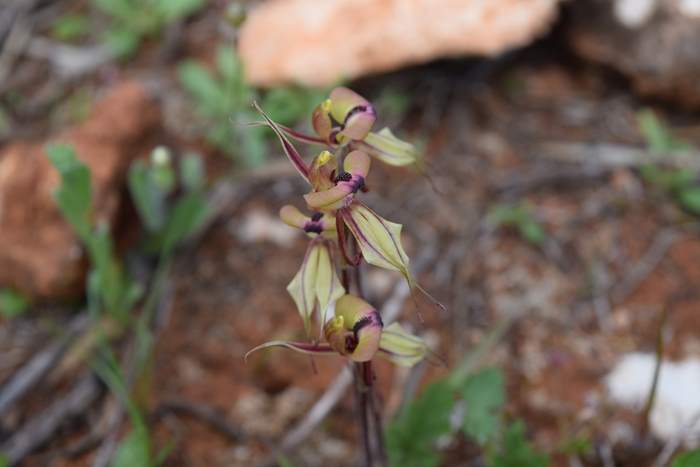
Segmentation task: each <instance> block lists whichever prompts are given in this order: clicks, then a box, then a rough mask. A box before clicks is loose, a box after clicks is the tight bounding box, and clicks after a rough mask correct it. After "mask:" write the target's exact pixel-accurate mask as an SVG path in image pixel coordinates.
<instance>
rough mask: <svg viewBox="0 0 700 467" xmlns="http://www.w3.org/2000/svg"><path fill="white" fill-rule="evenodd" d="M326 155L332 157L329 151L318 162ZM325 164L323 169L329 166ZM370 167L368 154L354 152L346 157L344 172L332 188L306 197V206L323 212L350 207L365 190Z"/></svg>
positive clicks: (334, 180)
mask: <svg viewBox="0 0 700 467" xmlns="http://www.w3.org/2000/svg"><path fill="white" fill-rule="evenodd" d="M326 154H327V155H330V153H329V152H328V151H324V152H322V153H321V154H320V155H319V157H317V158H316V160H318V159H320V158H322V157H323V156H324V155H326ZM326 159H327V157H325V158H324V161H325V160H326ZM316 160H315V161H314V162H316ZM323 164H325V165H323V167H327V166H329V164H327V163H326V162H323ZM369 167H370V158H369V156H367V154H365V153H364V152H362V151H352V152H351V153H350V154H348V155H347V156H346V157H345V161H344V162H343V172H341V173H339V174H338V175H336V176H335V178H334V179H333V180H332V186H330V187H328V188H326V189H323V190H317V191H313V192H311V193H308V194H306V195H304V199H305V200H306V204H307V205H308V206H309V208H311V209H316V210H321V211H328V210H335V209H339V208H342V207H346V206H348V205H350V203H352V200H353V198H354V197H355V193H357V192H358V190H361V189H363V188H364V186H365V177H367V174H368V173H369ZM331 173H332V172H331ZM328 180H330V179H328ZM326 186H328V185H326Z"/></svg>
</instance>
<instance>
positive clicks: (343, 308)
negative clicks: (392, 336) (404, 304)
mask: <svg viewBox="0 0 700 467" xmlns="http://www.w3.org/2000/svg"><path fill="white" fill-rule="evenodd" d="M383 326H384V325H383V324H382V318H381V316H380V315H379V312H378V311H377V310H375V309H374V307H372V305H370V304H369V303H367V302H365V301H364V300H362V299H361V298H358V297H355V296H354V295H344V296H342V297H341V298H340V299H338V301H337V302H336V304H335V317H334V318H333V319H331V320H330V321H328V322H327V323H326V325H325V327H324V334H325V336H326V340H327V341H328V343H329V344H330V346H331V347H332V348H333V349H334V350H335V351H336V352H338V353H339V354H341V355H345V356H347V357H349V358H350V359H351V360H353V361H356V362H367V361H369V360H371V359H372V357H374V355H375V354H376V353H377V351H378V350H379V341H380V339H381V334H382V327H383Z"/></svg>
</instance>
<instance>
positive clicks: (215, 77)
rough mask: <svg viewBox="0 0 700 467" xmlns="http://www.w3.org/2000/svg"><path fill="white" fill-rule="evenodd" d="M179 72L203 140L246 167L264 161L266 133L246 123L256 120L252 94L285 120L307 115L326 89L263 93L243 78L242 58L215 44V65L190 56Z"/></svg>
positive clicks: (275, 117)
mask: <svg viewBox="0 0 700 467" xmlns="http://www.w3.org/2000/svg"><path fill="white" fill-rule="evenodd" d="M179 77H180V82H181V84H182V86H183V87H184V89H185V91H187V93H188V94H189V95H190V97H191V98H192V100H193V101H194V104H195V109H196V112H197V113H198V114H199V117H201V118H202V120H203V122H204V123H205V124H206V127H207V128H208V130H207V131H206V137H207V140H208V141H209V142H210V143H211V144H212V145H214V146H215V147H216V148H218V149H220V150H221V151H223V152H224V153H226V154H228V155H229V156H232V157H237V158H238V159H239V161H240V162H241V163H243V164H244V165H246V166H247V167H258V166H260V165H261V164H262V163H263V162H264V161H265V153H266V140H267V137H268V134H267V132H266V131H265V129H263V128H257V127H252V128H251V127H246V124H248V123H251V122H254V121H256V120H259V117H258V115H257V114H256V113H254V112H253V109H252V107H251V103H252V102H253V101H254V100H261V101H262V104H263V107H264V108H265V109H266V110H267V112H268V113H269V115H270V116H271V118H272V119H273V120H276V121H278V122H279V123H280V124H282V125H288V126H289V125H293V124H295V123H297V122H298V121H299V120H300V119H301V118H302V117H303V116H306V115H309V114H310V113H311V111H312V110H313V108H314V106H315V105H316V104H317V103H318V102H319V101H320V100H321V96H323V95H324V94H325V90H323V91H319V90H311V89H306V88H302V87H298V86H294V87H285V88H276V89H272V90H270V91H268V92H267V93H265V94H264V95H263V96H262V97H261V95H260V93H259V92H258V91H257V90H256V89H255V88H253V87H251V86H250V85H249V84H247V83H246V81H245V77H244V75H243V67H242V64H241V62H240V60H239V59H238V57H237V55H236V52H235V50H234V49H233V48H231V47H220V48H219V49H218V51H217V54H216V68H215V70H214V71H210V70H208V69H207V68H206V67H205V66H204V65H203V64H201V63H198V62H196V61H192V60H189V61H186V62H184V63H182V64H181V65H180V67H179Z"/></svg>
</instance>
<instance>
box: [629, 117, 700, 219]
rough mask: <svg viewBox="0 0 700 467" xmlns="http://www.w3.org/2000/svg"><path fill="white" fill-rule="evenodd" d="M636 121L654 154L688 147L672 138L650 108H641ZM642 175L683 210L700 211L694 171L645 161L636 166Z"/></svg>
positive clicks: (687, 149) (669, 152) (699, 195)
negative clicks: (644, 163)
mask: <svg viewBox="0 0 700 467" xmlns="http://www.w3.org/2000/svg"><path fill="white" fill-rule="evenodd" d="M637 123H638V125H639V130H640V131H641V133H642V135H643V137H644V139H645V142H646V145H647V148H648V149H649V150H650V151H652V152H655V153H658V154H671V153H678V152H686V151H689V150H690V149H691V145H690V144H688V143H687V142H685V141H683V140H681V139H678V138H676V137H675V136H673V135H672V134H671V132H670V131H669V129H668V128H667V127H666V126H665V125H664V124H663V122H662V121H661V120H660V119H659V118H658V117H657V116H656V114H655V113H654V112H652V111H651V110H648V109H647V110H643V111H641V112H640V113H639V115H638V116H637ZM640 173H641V175H642V178H643V179H644V180H645V181H646V182H647V183H649V184H651V185H653V186H655V187H658V188H659V189H661V190H663V191H665V192H666V193H668V194H669V195H670V196H671V197H673V199H674V200H675V201H676V202H677V203H678V204H679V205H680V207H681V208H683V209H685V210H686V211H688V212H690V213H692V214H695V215H700V184H699V183H698V174H697V173H695V172H694V171H692V170H688V169H684V168H680V169H673V168H664V167H662V166H661V165H656V164H646V165H643V166H642V167H640Z"/></svg>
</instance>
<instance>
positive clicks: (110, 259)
mask: <svg viewBox="0 0 700 467" xmlns="http://www.w3.org/2000/svg"><path fill="white" fill-rule="evenodd" d="M46 152H47V154H48V156H49V159H50V160H51V163H52V164H53V165H54V167H56V169H57V170H58V172H59V173H60V175H61V185H60V187H59V188H58V189H57V190H56V192H55V193H54V197H55V199H56V202H57V204H58V207H59V209H60V210H61V212H62V214H63V216H64V217H65V218H66V220H67V221H68V222H69V223H70V225H71V226H72V227H73V229H74V230H75V232H76V233H77V234H78V237H79V238H80V240H81V241H82V243H83V245H84V246H85V249H86V251H87V253H88V256H89V258H90V264H91V271H90V273H89V276H88V301H89V303H90V305H91V306H90V308H91V309H92V310H93V311H94V312H95V313H97V314H99V315H101V313H102V312H107V313H108V314H109V315H110V316H111V317H113V318H115V319H116V320H117V321H119V322H121V323H123V324H125V323H126V322H127V321H128V317H129V316H128V315H129V311H130V310H131V309H132V307H133V305H134V304H135V303H136V301H137V300H138V299H139V298H140V296H141V294H142V289H141V287H140V286H139V285H138V284H137V283H135V282H133V281H132V280H131V279H130V278H129V277H128V276H127V275H126V273H125V272H124V270H123V267H122V264H121V262H120V261H119V259H118V258H117V257H116V255H115V253H114V246H113V242H112V237H111V234H110V232H109V227H108V226H107V225H105V224H95V222H94V221H93V212H92V210H93V206H92V203H93V201H92V184H91V181H90V170H89V169H88V168H87V167H86V166H85V164H83V163H82V162H80V161H79V160H78V159H77V157H76V155H75V151H74V150H73V148H71V147H70V146H66V145H50V146H48V147H47V149H46Z"/></svg>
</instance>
